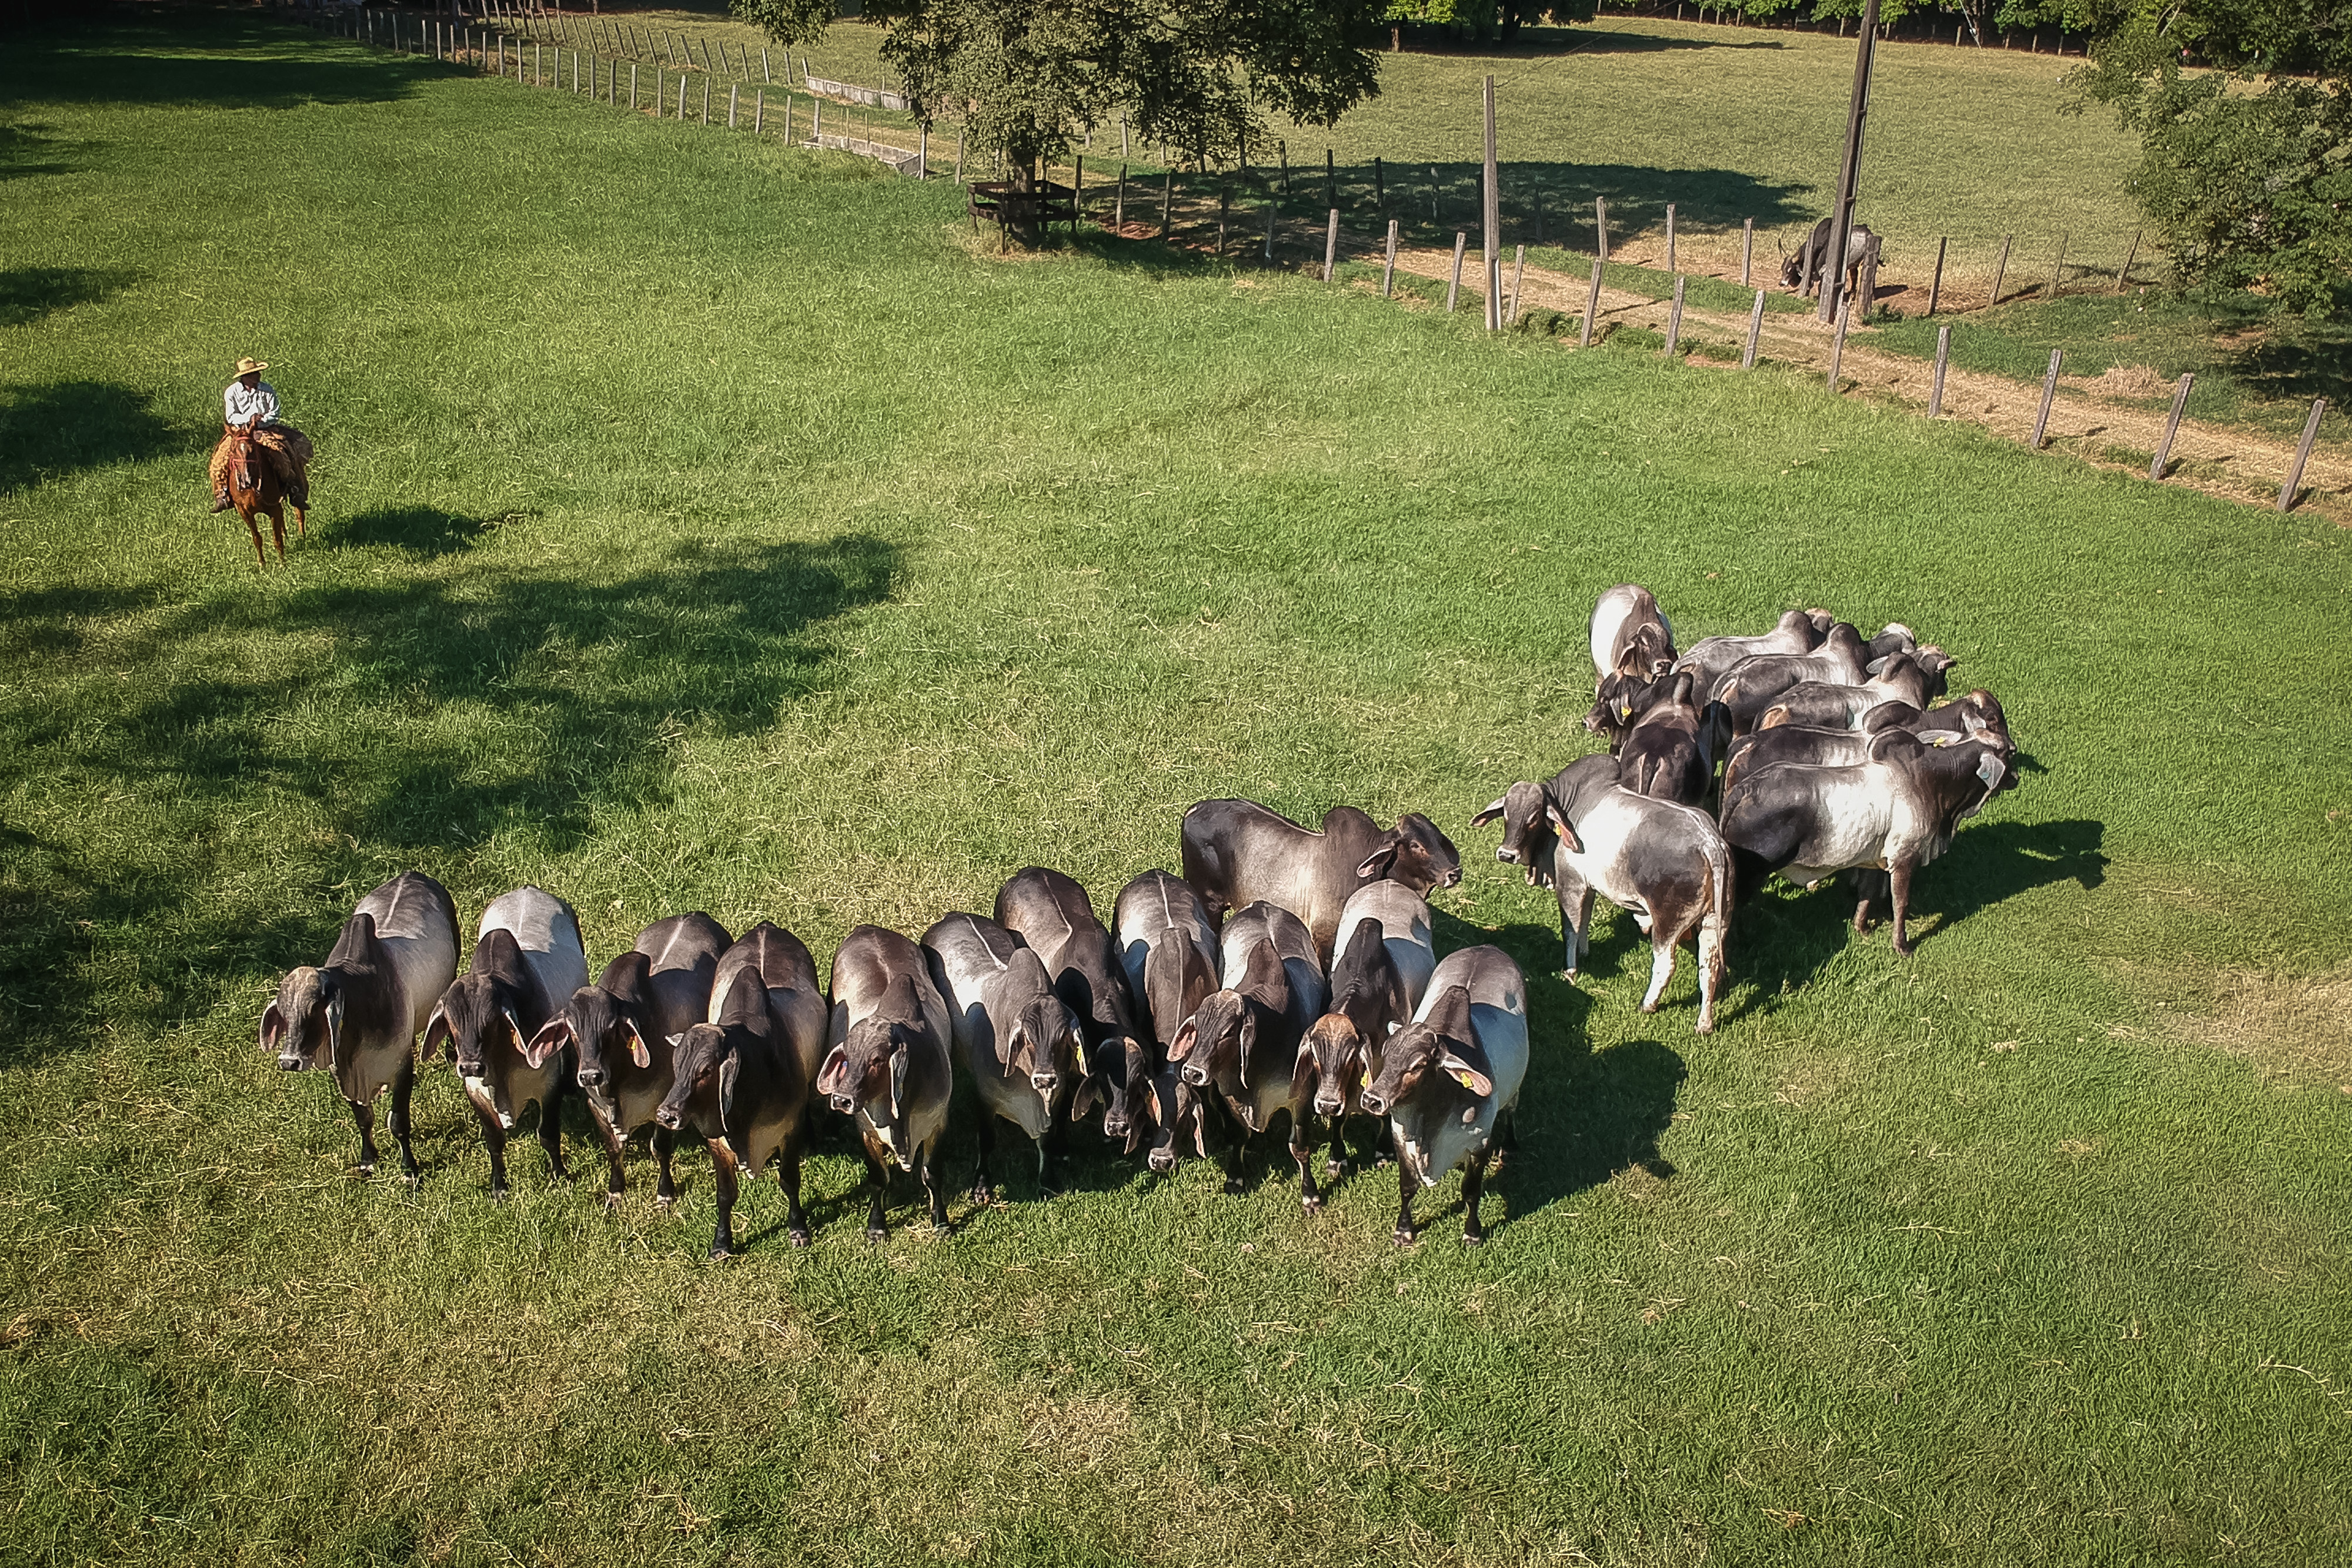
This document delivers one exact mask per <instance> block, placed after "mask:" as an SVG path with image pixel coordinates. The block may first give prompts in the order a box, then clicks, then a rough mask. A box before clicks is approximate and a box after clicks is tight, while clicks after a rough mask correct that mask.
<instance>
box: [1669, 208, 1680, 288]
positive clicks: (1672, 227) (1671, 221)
mask: <svg viewBox="0 0 2352 1568" xmlns="http://www.w3.org/2000/svg"><path fill="white" fill-rule="evenodd" d="M1666 270H1667V271H1668V272H1679V271H1681V270H1682V269H1681V268H1680V267H1676V266H1675V204H1674V203H1672V202H1668V203H1667V204H1666Z"/></svg>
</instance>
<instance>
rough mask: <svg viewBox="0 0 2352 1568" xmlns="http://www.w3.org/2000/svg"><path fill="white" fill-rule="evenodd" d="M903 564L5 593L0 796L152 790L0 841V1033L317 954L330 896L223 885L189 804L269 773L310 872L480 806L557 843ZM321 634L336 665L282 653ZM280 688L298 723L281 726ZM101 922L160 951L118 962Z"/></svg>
mask: <svg viewBox="0 0 2352 1568" xmlns="http://www.w3.org/2000/svg"><path fill="white" fill-rule="evenodd" d="M295 559H296V563H297V567H298V570H299V561H300V559H301V558H300V556H299V553H298V555H297V556H296V558H295ZM899 570H900V552H899V550H898V547H897V546H895V545H893V544H891V543H889V542H887V541H886V540H883V539H880V538H875V537H872V536H869V535H864V534H840V535H835V536H833V537H831V538H822V539H817V540H813V541H809V542H805V543H745V544H736V545H727V546H709V545H704V544H700V543H698V542H688V543H681V544H678V545H677V546H675V547H673V548H672V549H669V550H668V551H667V552H665V553H664V554H663V555H661V556H660V557H659V558H657V559H655V560H653V561H652V562H651V563H650V564H647V565H646V566H645V567H643V568H642V569H641V570H635V571H631V572H625V573H622V574H618V575H616V576H614V577H613V578H611V579H609V580H603V581H597V582H581V581H575V580H565V579H560V578H556V577H551V576H547V575H542V574H541V572H540V571H538V570H535V569H532V570H520V569H511V568H509V569H500V568H499V567H498V566H496V565H487V566H486V565H481V564H472V565H469V566H468V568H467V570H465V571H463V572H457V573H450V574H447V575H446V576H430V575H420V576H417V577H414V578H398V577H394V578H389V579H386V578H377V579H371V580H350V581H341V582H333V583H325V584H320V585H315V586H307V587H305V586H291V587H289V588H288V589H286V590H285V591H279V592H275V593H268V594H257V593H254V592H252V591H250V589H249V588H247V587H246V586H244V585H240V586H239V587H238V588H237V589H236V590H234V591H223V592H221V593H220V594H218V595H217V596H215V597H210V598H206V599H202V600H197V601H182V600H179V599H178V598H177V597H176V596H166V595H163V594H162V593H160V592H159V591H156V590H153V589H150V588H132V589H110V588H98V589H93V588H80V587H76V588H67V589H59V590H53V591H27V592H20V593H16V594H11V595H6V596H5V597H0V612H5V619H0V648H5V649H6V650H7V651H8V653H9V654H10V656H11V659H12V664H13V666H14V667H15V668H16V669H18V670H20V671H22V672H24V674H25V676H26V678H25V679H23V680H20V681H17V682H15V683H12V684H11V685H8V686H7V687H6V688H5V689H0V730H5V732H6V733H8V734H9V735H11V736H12V737H15V738H16V744H15V745H14V746H12V747H8V748H5V750H0V793H5V792H6V791H8V790H11V789H33V788H35V787H36V785H37V786H38V787H39V788H40V789H45V790H46V789H54V788H57V787H58V784H57V781H58V780H59V779H64V780H67V781H69V783H70V786H71V788H72V789H75V790H76V791H77V792H78V793H79V795H81V796H84V797H87V798H90V799H94V800H95V799H109V798H118V797H130V798H134V799H147V798H151V797H152V798H155V799H159V800H168V801H169V807H168V811H167V816H166V818H165V819H164V820H163V821H159V823H158V824H157V826H156V828H155V830H154V833H153V835H152V841H151V840H131V841H126V840H123V839H121V837H119V836H118V837H115V838H112V839H94V840H93V841H92V847H89V848H88V849H85V848H83V847H82V846H80V845H79V844H78V843H64V842H58V843H51V842H47V841H35V842H19V841H14V840H12V841H8V842H5V843H0V904H5V907H6V908H7V910H8V911H9V912H10V918H8V919H7V920H6V921H5V922H0V924H5V925H6V926H7V929H6V930H5V931H4V932H0V994H5V995H6V996H8V998H10V1003H11V1006H12V1010H13V1009H25V1017H26V1024H25V1027H24V1028H22V1029H21V1030H15V1031H12V1037H11V1038H9V1039H8V1040H5V1042H4V1043H0V1052H5V1053H6V1054H5V1059H6V1060H27V1059H30V1058H33V1057H38V1056H43V1055H47V1054H50V1053H55V1052H59V1051H70V1050H77V1049H79V1048H80V1047H81V1046H83V1045H84V1044H86V1043H88V1041H89V1039H90V1038H91V1036H90V1031H89V1025H90V1023H91V1022H92V1021H93V1020H95V1019H99V1018H105V1019H110V1021H113V1022H115V1023H116V1024H117V1025H118V1026H121V1027H124V1028H130V1027H135V1026H137V1025H139V1024H140V1023H142V1021H143V1022H146V1023H150V1024H152V1025H154V1026H155V1027H159V1028H160V1027H163V1026H165V1025H168V1024H169V1023H170V1022H171V1021H172V1020H173V1019H178V1018H181V1017H184V1016H186V1015H188V1014H190V1013H195V1012H203V1011H205V1010H207V1009H211V1008H213V1007H215V1006H217V1005H218V1003H219V1001H220V999H221V998H220V991H219V987H220V985H221V981H222V977H225V976H229V975H236V974H251V973H253V972H256V971H260V972H265V973H268V972H275V971H282V970H284V969H286V968H289V967H292V966H294V965H296V964H299V963H316V962H319V961H320V958H321V957H322V956H324V955H325V953H326V952H327V951H328V949H329V948H330V947H331V946H332V944H333V942H334V939H335V935H336V932H337V931H338V930H339V929H340V928H341V924H342V921H343V918H344V916H345V915H346V914H347V913H348V904H347V902H346V901H344V900H342V899H341V898H338V899H335V900H327V899H323V898H320V899H310V898H298V899H294V900H290V901H283V902H284V907H283V908H282V909H281V907H280V906H279V904H276V903H271V904H255V903H254V901H253V900H251V899H237V898H232V897H224V896H223V895H222V894H221V893H220V891H219V888H220V884H221V883H224V882H230V883H233V882H235V881H236V880H237V877H238V875H239V874H240V873H241V868H239V867H235V866H228V865H224V864H223V863H222V861H221V856H222V854H223V853H224V852H223V851H221V850H218V849H216V848H215V847H214V845H213V843H212V840H211V831H210V824H213V823H225V822H227V821H233V820H244V819H246V818H247V817H249V816H250V815H251V814H252V813H253V812H255V811H256V810H261V809H263V807H264V806H265V805H266V803H267V802H268V800H270V799H271V798H272V797H273V796H276V797H278V798H280V799H292V800H299V801H304V802H307V803H308V810H307V811H306V812H304V813H301V814H305V815H307V816H308V817H309V818H310V821H313V822H314V823H315V824H316V826H317V828H318V830H319V831H318V832H317V833H316V834H315V835H313V837H312V838H311V839H310V840H308V841H306V842H311V843H315V844H318V845H322V846H325V847H323V848H318V849H312V850H306V851H304V852H303V854H302V857H301V859H302V863H303V864H304V866H305V868H306V871H305V874H306V875H307V876H309V877H310V878H311V879H312V880H314V881H315V882H316V883H318V884H319V885H320V886H322V887H331V886H334V885H336V884H337V883H339V882H341V883H357V884H358V885H360V886H371V885H373V883H374V882H375V881H377V880H379V879H380V878H381V877H382V876H383V874H384V870H385V868H386V866H388V865H393V864H397V863H399V862H411V863H414V862H415V861H416V860H417V859H419V858H421V857H422V852H425V851H429V850H434V849H443V848H452V847H462V846H465V845H469V844H476V843H479V842H481V841H484V840H485V839H487V838H488V837H489V836H490V835H491V834H493V833H495V832H499V831H525V832H529V833H530V834H533V835H535V836H539V837H541V839H542V840H543V841H545V843H546V844H547V845H548V847H549V850H550V852H554V853H561V852H565V851H567V850H569V849H571V848H573V847H575V846H576V845H577V844H578V843H580V842H581V841H583V838H584V837H585V836H586V835H587V834H588V833H589V832H590V831H591V829H592V825H593V823H594V822H595V821H597V820H598V819H599V818H600V816H601V815H603V814H604V813H606V812H608V811H611V810H639V809H643V808H645V807H647V806H657V805H658V804H660V803H661V802H662V801H663V800H665V799H666V798H667V790H668V786H669V780H670V779H671V777H672V775H673V772H674V771H675V769H676V768H677V767H678V766H680V765H682V762H683V758H684V755H685V753H684V752H683V750H682V749H681V748H680V747H679V746H678V745H677V743H678V742H679V740H680V739H681V738H682V737H684V736H686V735H687V734H688V733H690V732H691V731H692V730H693V729H694V728H697V727H702V728H706V729H707V730H709V731H711V732H715V733H717V734H719V735H726V736H737V735H743V734H749V733H753V732H757V731H760V730H762V729H764V728H766V727H771V726H772V725H773V724H774V723H775V722H776V719H777V716H778V714H779V711H780V710H781V709H782V706H784V705H785V704H787V703H789V702H791V701H792V700H793V698H794V697H795V696H798V695H802V694H804V693H806V692H807V691H809V690H811V689H813V687H814V685H815V684H816V683H817V682H818V681H819V680H821V679H824V678H826V675H825V672H826V671H828V670H829V669H830V668H831V667H832V662H833V660H834V659H835V656H836V643H835V637H834V633H833V631H832V627H833V624H834V622H836V621H838V620H839V619H840V618H842V617H845V616H846V615H849V614H851V613H853V612H856V611H857V610H859V609H860V608H862V607H864V606H867V605H871V604H874V603H877V602H880V601H884V600H886V599H887V597H888V596H889V594H890V592H891V591H892V585H893V583H894V582H895V581H896V580H897V578H898V572H899ZM329 644H331V646H332V647H333V649H334V656H333V667H332V671H331V674H332V675H333V677H334V678H333V680H332V681H331V682H329V681H325V680H322V672H321V671H320V668H319V667H318V665H317V664H316V661H315V659H314V658H313V657H312V656H311V655H310V653H308V652H306V650H309V649H313V648H316V647H320V646H325V645H329ZM133 677H135V678H133ZM296 711H307V712H309V713H310V714H311V715H312V716H313V721H312V722H305V723H301V724H294V725H289V724H288V723H286V722H285V720H286V716H287V715H288V714H289V713H292V712H296ZM388 713H397V714H399V715H402V716H414V715H427V716H441V715H446V716H449V718H450V722H449V723H448V724H446V725H444V724H440V723H431V724H424V723H415V724H411V723H400V724H386V723H384V722H383V717H384V716H385V715H386V714H388ZM109 831H115V832H117V833H118V835H119V829H110V830H109ZM101 853H102V855H103V858H102V859H100V858H98V857H99V856H100V855H101ZM126 929H135V930H136V931H137V932H138V933H139V946H140V948H141V949H142V951H146V950H150V949H152V952H154V953H165V954H168V955H170V958H169V961H168V962H152V963H151V962H148V961H147V960H146V959H144V958H141V959H139V960H138V961H135V962H131V963H130V964H129V965H128V966H127V967H126V966H125V965H124V963H123V962H122V961H121V960H122V957H123V954H122V952H121V950H120V946H121V941H122V938H121V936H120V935H119V933H120V932H121V931H123V930H126ZM93 933H96V935H93ZM110 933H111V934H114V935H110Z"/></svg>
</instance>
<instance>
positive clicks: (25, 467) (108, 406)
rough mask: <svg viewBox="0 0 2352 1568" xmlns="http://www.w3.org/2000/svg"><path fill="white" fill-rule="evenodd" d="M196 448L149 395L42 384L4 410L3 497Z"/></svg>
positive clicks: (105, 385)
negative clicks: (84, 473) (95, 470)
mask: <svg viewBox="0 0 2352 1568" xmlns="http://www.w3.org/2000/svg"><path fill="white" fill-rule="evenodd" d="M196 444H198V438H197V437H196V436H194V434H193V433H191V432H189V431H187V430H184V429H181V428H177V427H175V426H173V424H172V423H171V422H170V421H168V420H166V419H164V418H163V416H162V415H161V414H159V413H156V412H155V411H154V409H153V407H152V400H151V398H150V397H149V394H147V393H146V392H141V391H139V390H138V389H137V388H135V387H127V386H123V385H121V383H119V382H86V381H73V382H39V383H37V384H35V385H32V386H27V387H19V388H17V389H16V391H15V392H13V393H11V394H10V396H9V398H8V401H7V402H5V404H0V494H5V493H6V492H9V491H14V490H22V489H25V488H26V487H27V486H32V485H36V484H40V483H43V482H46V481H50V480H56V479H61V478H64V477H65V476H68V475H70V474H76V473H79V472H81V471H83V470H85V469H90V468H103V467H107V466H110V465H113V464H117V463H141V462H144V461H146V460H147V459H149V458H151V457H159V456H161V455H163V454H165V453H167V452H181V451H186V450H189V449H190V448H191V447H193V446H194V445H196Z"/></svg>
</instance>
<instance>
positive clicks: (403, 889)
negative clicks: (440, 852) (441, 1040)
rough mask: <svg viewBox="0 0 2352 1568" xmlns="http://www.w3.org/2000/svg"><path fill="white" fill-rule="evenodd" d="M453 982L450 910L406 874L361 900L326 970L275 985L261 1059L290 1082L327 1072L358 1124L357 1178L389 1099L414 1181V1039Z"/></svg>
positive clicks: (368, 1168) (371, 1160) (438, 890)
mask: <svg viewBox="0 0 2352 1568" xmlns="http://www.w3.org/2000/svg"><path fill="white" fill-rule="evenodd" d="M456 978H457V905H456V904H453V903H451V902H450V899H449V892H448V890H447V889H446V888H445V887H443V886H442V885H441V884H440V883H437V882H436V881H434V880H433V879H432V878H431V877H429V876H426V875H425V873H423V872H416V871H404V872H403V873H400V874H399V875H398V876H396V877H394V878H393V879H392V880H391V881H390V882H387V883H384V884H383V886H381V887H379V888H377V889H375V890H374V891H373V892H372V893H370V894H368V895H367V896H366V897H365V898H362V899H361V900H360V903H359V907H358V908H357V909H355V910H353V911H352V915H351V918H350V919H348V920H346V921H344V922H343V929H342V934H341V936H338V937H337V938H336V939H335V946H334V949H333V950H332V951H331V952H330V953H329V954H328V955H327V962H326V964H325V965H324V966H323V967H317V968H313V967H310V965H307V964H306V965H304V966H302V967H300V968H298V969H295V970H292V971H290V972H289V974H288V975H287V977H286V978H285V979H284V980H282V981H280V982H279V984H278V997H277V999H276V1000H274V1001H272V1002H271V1003H270V1004H269V1006H268V1008H267V1009H263V1011H262V1014H261V1049H262V1050H264V1051H272V1052H275V1053H276V1055H277V1058H278V1067H279V1068H280V1069H281V1070H282V1071H287V1072H301V1071H309V1070H311V1069H315V1068H321V1067H323V1068H327V1069H330V1070H331V1071H333V1073H334V1075H335V1087H336V1088H337V1089H338V1090H340V1091H341V1092H342V1096H343V1100H344V1103H346V1104H348V1105H350V1106H351V1108H352V1121H354V1122H355V1123H357V1124H359V1131H360V1174H361V1175H362V1176H373V1175H374V1174H375V1111H374V1106H375V1102H376V1100H377V1098H378V1096H380V1095H382V1094H383V1092H384V1090H385V1089H387V1088H389V1089H390V1090H391V1091H392V1114H391V1117H390V1118H389V1121H390V1126H391V1129H392V1137H393V1142H394V1143H395V1144H397V1145H400V1165H401V1169H402V1170H403V1171H404V1172H405V1173H406V1174H407V1176H408V1179H409V1180H410V1181H411V1182H414V1181H415V1179H416V1176H417V1168H416V1155H415V1151H414V1150H412V1149H411V1148H410V1146H409V1141H408V1097H409V1093H410V1091H411V1090H412V1089H414V1087H415V1083H416V1053H415V1044H416V1035H417V1031H418V1030H422V1029H423V1028H424V1027H425V1019H426V1018H427V1017H428V1016H429V1015H430V1014H431V1013H432V1011H433V1004H434V1003H435V1002H436V1001H438V1000H439V999H440V998H441V993H442V992H444V991H446V990H447V989H448V988H449V982H450V981H452V980H454V979H456Z"/></svg>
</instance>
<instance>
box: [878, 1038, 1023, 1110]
mask: <svg viewBox="0 0 2352 1568" xmlns="http://www.w3.org/2000/svg"><path fill="white" fill-rule="evenodd" d="M1028 1038H1029V1031H1028V1030H1024V1029H1023V1028H1022V1027H1021V1026H1020V1025H1019V1024H1017V1023H1016V1024H1014V1025H1013V1032H1012V1034H1010V1035H1009V1036H1007V1037H1006V1039H1005V1040H1004V1047H1003V1051H1001V1052H1000V1054H1001V1055H1002V1056H1003V1058H1004V1076H1005V1077H1007V1078H1010V1077H1012V1076H1013V1058H1014V1057H1016V1056H1019V1055H1020V1054H1021V1042H1022V1041H1024V1040H1027V1039H1028ZM890 1114H892V1115H893V1116H895V1115H897V1114H898V1112H897V1111H896V1110H893V1111H892V1112H891V1113H890Z"/></svg>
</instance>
